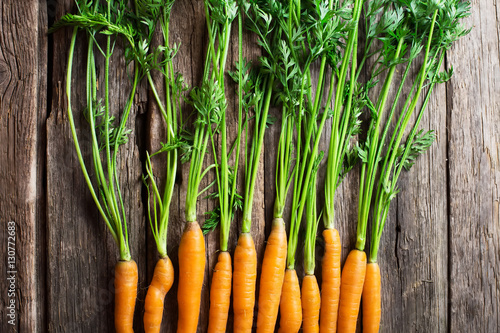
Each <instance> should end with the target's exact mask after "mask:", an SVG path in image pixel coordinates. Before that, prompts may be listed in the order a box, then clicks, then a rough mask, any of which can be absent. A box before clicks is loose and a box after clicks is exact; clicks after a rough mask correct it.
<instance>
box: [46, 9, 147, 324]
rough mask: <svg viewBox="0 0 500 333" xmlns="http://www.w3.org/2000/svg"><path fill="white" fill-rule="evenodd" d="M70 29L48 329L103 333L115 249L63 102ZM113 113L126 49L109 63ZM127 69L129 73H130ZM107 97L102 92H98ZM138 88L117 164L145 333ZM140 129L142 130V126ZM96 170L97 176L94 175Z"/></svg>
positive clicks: (57, 87) (58, 94)
mask: <svg viewBox="0 0 500 333" xmlns="http://www.w3.org/2000/svg"><path fill="white" fill-rule="evenodd" d="M74 11H75V5H74V1H72V0H67V1H61V2H58V3H57V6H56V18H58V17H60V16H61V15H63V14H64V13H67V12H74ZM69 41H70V29H65V30H62V31H58V32H57V33H55V34H54V43H53V44H54V52H53V54H54V59H53V64H54V66H53V67H54V71H53V97H52V101H51V103H52V108H51V112H50V116H49V119H48V121H47V216H48V223H47V227H48V249H47V251H48V281H49V283H48V289H47V293H48V309H47V311H48V327H49V330H50V331H54V332H69V331H71V332H91V331H93V332H106V331H112V330H113V326H114V325H113V320H112V319H111V318H113V303H114V302H113V300H114V287H113V275H114V273H113V272H114V265H115V264H116V261H117V260H118V251H117V248H116V245H115V244H114V242H113V240H112V237H110V235H109V232H108V230H107V229H106V227H105V224H104V221H102V219H101V218H100V216H99V214H98V212H97V209H96V208H95V205H94V202H93V200H92V198H91V196H90V193H89V190H88V188H87V185H86V183H85V181H84V178H83V175H82V172H81V170H80V166H79V164H78V160H77V157H76V152H75V148H74V144H73V140H72V138H71V135H70V130H69V123H68V119H67V113H66V112H67V105H66V98H65V90H64V88H63V87H64V83H65V70H66V62H67V51H68V45H69ZM85 41H86V37H85V34H84V33H80V34H79V35H78V42H77V49H76V52H75V63H74V67H73V71H74V73H73V78H72V85H73V94H72V98H73V103H74V104H73V111H74V116H75V122H76V126H77V128H78V137H79V140H80V144H81V146H82V148H83V151H82V152H83V156H84V159H85V162H86V164H87V167H88V170H89V172H90V175H91V177H93V176H94V174H95V173H94V171H93V170H92V167H91V162H90V145H89V143H90V137H89V131H88V124H87V123H86V121H85V119H84V117H83V112H82V111H83V108H84V106H83V105H84V104H83V103H84V101H83V99H84V98H85V73H84V68H85V61H86V46H85V44H86V43H85ZM96 62H97V67H98V68H97V71H98V81H99V86H100V87H103V86H104V85H103V82H104V81H103V75H104V61H103V58H102V57H99V56H98V57H97V59H96ZM111 63H112V66H111V71H110V89H111V94H112V95H111V98H110V102H111V104H110V107H111V110H112V112H113V114H115V115H117V114H118V110H121V109H123V107H124V105H125V100H126V98H127V95H128V94H129V92H130V88H131V87H130V84H129V80H128V76H127V73H126V70H127V68H126V66H125V62H124V60H123V55H122V51H121V49H120V47H119V44H118V46H117V47H116V48H115V54H114V55H113V58H112V60H111ZM128 70H130V68H129V69H128ZM100 92H102V89H101V90H100ZM144 101H145V94H144V92H141V90H140V89H139V90H138V93H137V96H136V99H135V103H134V106H133V108H132V111H131V114H130V118H129V121H128V124H127V127H128V128H132V129H133V130H134V131H133V132H132V134H131V135H130V136H129V142H128V143H127V144H126V145H125V146H123V147H121V149H120V154H119V155H120V156H119V158H118V161H117V164H118V169H119V170H120V174H119V179H120V184H121V191H122V194H123V197H124V202H125V206H126V216H127V220H128V234H129V236H130V246H131V254H132V257H133V258H134V259H135V260H136V261H137V264H138V268H139V289H138V290H139V294H138V302H137V307H136V315H135V320H134V327H135V328H136V330H139V328H141V327H142V316H141V313H142V311H141V310H140V309H142V308H143V305H142V304H141V300H143V299H144V286H145V282H144V280H145V271H146V269H145V261H144V259H145V221H144V211H143V206H142V199H141V180H140V175H141V163H140V160H139V150H142V148H140V149H139V147H138V146H137V143H138V142H139V141H138V136H139V135H141V133H137V131H138V128H137V127H139V126H140V121H138V120H136V117H137V115H138V112H139V110H140V109H144V107H143V106H142V105H143V104H144V103H145V102H144ZM139 130H140V128H139ZM90 170H92V171H90Z"/></svg>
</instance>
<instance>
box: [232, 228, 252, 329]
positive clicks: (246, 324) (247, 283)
mask: <svg viewBox="0 0 500 333" xmlns="http://www.w3.org/2000/svg"><path fill="white" fill-rule="evenodd" d="M256 279H257V252H256V251H255V244H254V242H253V239H252V235H250V233H242V234H240V237H239V238H238V245H237V246H236V249H235V251H234V272H233V312H234V326H233V332H235V333H239V332H248V333H249V332H252V325H253V311H254V306H255V280H256Z"/></svg>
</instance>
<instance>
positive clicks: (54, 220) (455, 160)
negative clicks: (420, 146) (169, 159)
mask: <svg viewBox="0 0 500 333" xmlns="http://www.w3.org/2000/svg"><path fill="white" fill-rule="evenodd" d="M74 7H75V6H74V3H73V0H23V1H19V0H0V221H1V223H0V225H1V231H0V248H1V250H0V254H2V255H1V256H2V261H3V262H4V264H3V265H0V294H1V297H0V304H1V305H0V318H1V319H0V331H1V332H16V331H17V332H46V331H50V332H112V331H113V320H112V317H113V267H114V264H115V262H116V260H117V258H118V253H117V250H116V247H115V245H114V244H113V242H112V239H111V237H109V235H108V232H107V230H106V229H105V226H104V223H103V221H102V220H100V218H99V215H98V213H97V210H96V209H95V207H94V205H93V202H92V199H91V198H90V195H89V192H88V190H87V188H86V185H85V182H84V179H83V177H82V174H81V171H80V169H79V165H78V162H77V158H76V154H75V151H74V147H73V142H72V139H71V137H70V131H69V126H68V122H67V115H66V104H65V96H64V88H63V86H64V73H65V69H66V59H67V49H68V45H69V39H70V31H69V30H64V31H59V32H57V33H55V34H53V35H50V36H49V35H47V28H48V26H49V25H50V24H51V23H53V21H54V19H55V18H59V17H60V16H61V15H63V14H64V13H67V12H74V11H75V8H74ZM499 14H500V6H497V0H475V1H473V3H472V15H471V17H470V18H468V19H467V20H466V22H465V24H466V25H467V26H474V28H473V30H472V32H471V34H469V35H468V36H466V37H465V38H463V39H461V40H460V41H459V42H458V43H456V44H455V46H454V47H453V48H452V49H451V50H450V51H449V52H448V53H447V55H446V64H445V65H446V67H450V66H451V65H453V66H454V68H455V74H454V76H453V78H452V80H451V81H450V82H448V83H447V84H446V85H440V86H438V87H437V89H435V91H434V94H433V97H432V99H431V103H430V104H429V107H428V111H427V113H426V115H425V116H424V119H423V121H422V124H421V127H423V128H430V129H435V130H436V133H437V142H436V143H435V144H434V145H433V146H432V148H431V149H430V151H429V152H428V153H426V154H425V155H424V156H422V157H421V158H420V159H419V161H418V162H417V163H416V165H415V166H414V167H413V168H412V170H411V171H410V172H408V173H405V174H404V175H403V176H402V177H401V180H400V188H401V190H402V191H401V193H400V194H398V196H397V199H396V200H394V202H393V204H392V206H391V213H390V217H389V220H388V222H387V225H386V228H385V231H384V236H383V240H382V245H381V252H380V254H379V262H380V265H381V269H382V274H383V286H382V287H383V300H382V301H383V318H382V329H381V331H382V332H395V333H399V332H498V331H500V313H499V311H500V307H499V305H500V301H499V299H500V277H499V272H500V268H499V267H500V266H499V256H500V252H499V251H500V244H499V240H500V234H499V227H500V225H499V222H500V221H499V196H500V189H499V187H500V144H499V142H500V131H499V126H500V111H499V107H500V67H499V65H500V55H499V48H500V37H499V36H500V23H499V21H498V16H499ZM172 17H173V22H172V28H171V31H172V32H171V38H172V41H173V42H177V43H182V47H181V49H180V52H179V54H178V56H177V58H176V60H175V68H176V69H177V70H178V71H179V72H181V73H182V74H183V75H184V77H185V80H186V82H187V83H188V84H189V85H196V84H198V83H199V82H200V79H201V74H202V62H203V61H202V60H203V57H204V50H205V43H206V40H207V36H206V29H205V21H204V16H203V2H202V1H201V0H198V1H197V0H178V1H177V2H176V4H175V6H174V13H173V14H172ZM233 36H234V37H235V39H234V40H236V35H235V34H233ZM79 41H80V42H82V41H83V38H82V37H80V39H79ZM81 45H82V44H80V46H81ZM256 52H257V51H256V48H255V39H254V38H253V37H251V36H246V37H245V54H246V55H247V56H248V57H249V58H255V54H256ZM83 53H84V52H82V48H81V47H78V49H77V53H76V58H75V62H76V63H75V67H74V72H75V73H74V76H75V79H74V82H73V86H74V91H75V94H74V97H73V98H74V99H75V103H76V104H75V110H78V109H80V110H81V104H80V103H81V99H82V97H83V94H84V81H83V79H82V74H83V72H82V71H83V66H82V64H83V62H84V60H85V59H84V57H83ZM235 56H236V47H235V46H233V49H232V54H231V56H230V57H229V62H230V63H231V64H232V63H234V60H235ZM120 65H121V66H120ZM113 68H114V70H115V72H113V73H112V75H111V77H112V82H111V87H112V89H114V92H113V93H114V94H115V96H116V97H117V98H115V99H114V100H113V105H112V107H113V108H115V109H117V108H118V107H122V106H123V105H122V104H123V101H124V98H125V96H126V94H127V93H128V91H129V88H130V87H129V86H127V85H123V84H122V83H123V82H125V81H127V78H126V73H125V68H124V65H123V61H122V60H121V58H120V57H119V54H117V56H116V58H115V63H114V66H113ZM101 73H102V71H101ZM101 75H102V74H101ZM78 78H79V79H78ZM407 90H408V89H407ZM228 94H229V95H230V96H233V94H234V86H229V88H228ZM148 97H149V92H148V90H147V87H146V86H145V85H144V84H143V85H141V87H140V89H138V92H137V96H136V98H135V106H134V108H133V112H132V114H131V116H130V119H129V123H128V127H129V128H131V129H133V130H134V131H133V134H132V136H131V138H130V141H129V143H128V144H127V146H126V147H125V148H124V149H122V151H121V152H122V155H121V158H120V161H119V164H120V167H121V170H122V171H121V175H120V179H121V181H122V182H123V184H127V185H126V186H124V187H123V190H124V196H125V200H126V202H127V203H128V219H129V223H130V227H129V228H130V229H129V230H131V232H130V234H131V235H132V236H131V247H132V248H131V251H132V256H133V258H135V260H136V261H137V263H138V265H139V273H140V275H139V294H138V301H137V308H136V318H135V327H136V331H137V332H141V331H142V318H141V317H142V313H143V301H144V297H145V292H146V288H147V286H148V283H149V281H150V279H151V275H152V271H153V268H154V263H155V262H156V258H157V254H156V248H155V245H154V241H153V238H152V236H151V234H150V233H149V232H148V228H149V227H148V225H147V223H146V220H145V218H144V216H145V207H146V206H145V205H146V196H145V193H144V192H145V191H144V188H143V187H142V184H141V181H140V176H141V172H142V165H143V163H142V162H143V160H144V154H145V153H144V152H145V149H153V148H155V147H157V146H158V143H159V141H160V140H161V138H162V129H161V126H162V125H161V122H160V120H159V118H158V114H157V112H156V110H155V109H154V104H153V103H151V102H150V101H151V100H152V99H151V98H148ZM232 100H233V101H234V99H232ZM231 103H233V107H234V102H231ZM189 111H190V110H189V109H188V108H186V109H185V112H189ZM275 111H276V110H275ZM276 113H277V112H276ZM231 117H236V116H235V115H234V114H232V115H231ZM76 119H77V123H78V124H81V123H82V117H81V116H77V117H76ZM278 130H279V129H278V127H277V126H274V127H271V128H270V129H269V130H268V131H267V134H266V144H265V147H264V152H263V157H262V165H261V168H260V171H259V177H258V181H257V185H256V187H257V188H256V193H258V195H257V196H256V199H255V202H254V223H253V226H252V234H253V236H254V238H255V243H256V246H257V250H258V253H259V262H260V259H261V258H262V250H263V247H264V245H265V238H266V236H267V235H268V232H269V223H268V224H267V225H266V221H267V222H270V219H271V217H272V206H273V202H274V187H273V184H274V179H273V177H274V176H273V175H274V160H275V156H274V149H275V147H276V144H275V143H276V141H277V135H278V133H277V131H278ZM233 134H234V133H233ZM79 135H80V137H81V140H82V141H83V142H84V144H85V142H86V140H87V141H88V139H87V138H86V136H85V132H84V131H81V132H79ZM325 135H326V136H325V139H324V140H323V142H322V149H323V150H324V149H325V147H326V143H327V138H328V137H329V131H326V133H325ZM87 147H88V146H87ZM84 155H85V156H86V157H87V158H88V157H89V151H88V148H85V149H84ZM155 166H156V167H157V168H158V169H159V166H161V161H156V162H155ZM264 170H267V171H266V172H264ZM358 171H359V170H356V169H355V170H354V171H353V172H352V173H350V174H349V176H348V177H347V179H346V180H345V181H344V183H343V184H342V186H341V189H340V190H339V193H338V196H337V202H336V204H337V206H336V207H337V226H338V229H339V230H340V233H341V236H342V240H343V248H342V250H343V257H344V258H345V256H346V254H347V253H348V251H349V250H350V249H352V248H353V245H354V244H353V243H354V235H355V224H356V216H357V187H358ZM186 177H187V170H186V166H184V167H183V168H182V171H181V172H180V173H179V177H178V186H177V187H176V194H175V197H174V201H173V204H172V207H171V224H170V229H169V246H168V250H169V254H170V257H171V258H172V260H173V262H174V267H177V259H176V258H177V249H178V242H179V238H180V234H181V232H182V228H183V211H184V198H185V193H186ZM209 181H210V179H207V180H205V182H204V183H205V184H207V183H208V182H209ZM319 188H321V186H320V187H319ZM320 192H321V191H320ZM321 198H322V195H320V200H321ZM212 205H213V203H212V202H209V201H207V200H200V202H199V208H198V211H199V219H200V222H201V221H203V213H204V212H205V211H207V210H209V209H210V208H211V207H212ZM8 221H15V222H16V226H17V231H16V232H17V233H16V236H17V239H16V241H17V243H16V259H17V262H16V269H17V275H16V276H17V280H16V283H17V290H16V300H17V303H16V306H17V318H16V322H15V323H16V325H15V326H11V325H9V324H8V322H7V319H6V318H7V317H6V314H7V310H6V305H7V301H8V298H7V289H8V287H7V281H6V279H5V278H6V277H7V270H8V269H7V255H6V253H7V222H8ZM240 226H241V225H240V221H239V220H238V221H237V223H235V224H234V226H233V229H232V235H231V240H230V249H234V245H235V242H236V234H237V232H238V230H239V228H240ZM206 244H207V253H208V265H207V267H206V279H205V288H204V291H203V299H202V309H201V316H200V323H199V330H198V331H199V332H204V331H205V330H206V327H207V315H208V304H209V298H208V286H209V285H210V276H211V269H212V268H213V266H214V265H215V260H216V256H217V253H216V251H217V248H218V233H212V234H210V235H209V236H207V238H206ZM299 252H301V249H299ZM318 253H319V254H320V253H321V245H319V246H318ZM319 270H320V267H318V272H317V273H318V274H319V273H320V271H319ZM176 311H177V310H176V283H175V284H174V287H173V288H172V290H171V291H170V292H169V294H168V295H167V298H166V310H165V315H164V330H163V331H164V332H174V331H175V326H176V317H177V313H176ZM228 327H231V323H230V324H229V326H228Z"/></svg>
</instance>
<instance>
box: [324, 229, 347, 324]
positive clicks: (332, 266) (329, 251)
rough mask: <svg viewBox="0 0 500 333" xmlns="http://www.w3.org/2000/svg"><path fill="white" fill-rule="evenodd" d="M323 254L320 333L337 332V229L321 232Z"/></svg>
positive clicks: (338, 266)
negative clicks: (323, 244)
mask: <svg viewBox="0 0 500 333" xmlns="http://www.w3.org/2000/svg"><path fill="white" fill-rule="evenodd" d="M323 239H324V241H325V254H324V256H323V260H322V264H321V269H322V283H321V313H320V327H319V330H320V332H322V333H335V332H336V331H337V316H338V310H339V296H340V272H341V270H340V258H341V249H342V246H341V243H340V236H339V232H338V230H337V229H325V230H324V231H323Z"/></svg>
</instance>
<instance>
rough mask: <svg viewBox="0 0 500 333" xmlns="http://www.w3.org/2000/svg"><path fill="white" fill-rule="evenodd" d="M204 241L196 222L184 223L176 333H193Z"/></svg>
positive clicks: (201, 283)
mask: <svg viewBox="0 0 500 333" xmlns="http://www.w3.org/2000/svg"><path fill="white" fill-rule="evenodd" d="M205 262H206V259H205V240H204V239H203V233H202V232H201V229H200V226H199V224H198V222H188V223H186V229H185V230H184V233H183V234H182V237H181V242H180V244H179V289H178V292H177V301H178V305H179V319H178V322H177V332H178V333H195V332H196V329H197V327H198V319H199V315H200V302H201V289H202V287H203V278H204V276H205Z"/></svg>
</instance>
